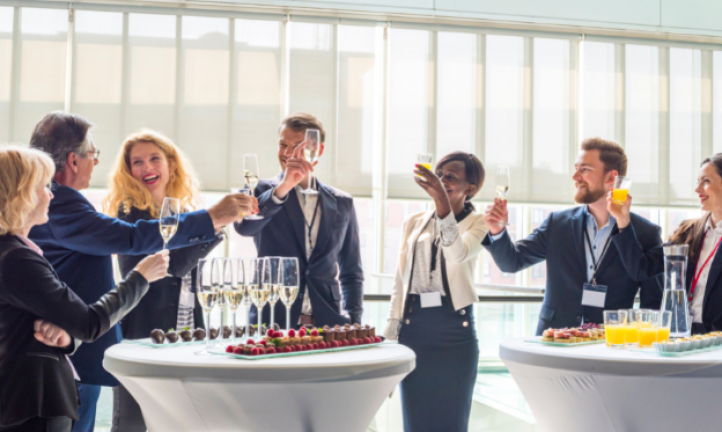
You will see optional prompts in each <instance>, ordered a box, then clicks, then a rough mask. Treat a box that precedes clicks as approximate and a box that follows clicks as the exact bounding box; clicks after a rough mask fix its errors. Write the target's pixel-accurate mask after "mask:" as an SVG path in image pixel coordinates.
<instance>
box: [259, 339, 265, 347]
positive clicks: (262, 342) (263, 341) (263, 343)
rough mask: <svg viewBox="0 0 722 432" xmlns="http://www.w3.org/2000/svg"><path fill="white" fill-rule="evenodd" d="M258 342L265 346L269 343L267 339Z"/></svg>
mask: <svg viewBox="0 0 722 432" xmlns="http://www.w3.org/2000/svg"><path fill="white" fill-rule="evenodd" d="M258 343H259V344H261V345H263V346H267V343H266V341H265V340H262V341H258Z"/></svg>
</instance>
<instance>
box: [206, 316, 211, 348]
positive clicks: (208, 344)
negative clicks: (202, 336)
mask: <svg viewBox="0 0 722 432" xmlns="http://www.w3.org/2000/svg"><path fill="white" fill-rule="evenodd" d="M206 322H207V323H208V324H206V352H209V350H210V348H211V311H208V312H206Z"/></svg>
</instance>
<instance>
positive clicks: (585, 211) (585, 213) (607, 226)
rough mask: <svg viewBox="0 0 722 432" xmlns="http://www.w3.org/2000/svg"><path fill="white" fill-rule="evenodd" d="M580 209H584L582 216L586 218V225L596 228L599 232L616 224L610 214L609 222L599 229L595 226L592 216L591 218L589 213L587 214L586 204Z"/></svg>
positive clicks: (595, 221)
mask: <svg viewBox="0 0 722 432" xmlns="http://www.w3.org/2000/svg"><path fill="white" fill-rule="evenodd" d="M582 208H583V209H584V216H585V217H586V218H587V224H589V225H591V226H592V227H595V228H597V229H599V230H602V229H604V228H611V227H613V226H614V225H616V224H617V220H616V219H614V216H612V215H611V214H610V215H609V222H607V224H606V225H604V226H603V227H601V228H600V227H598V226H597V220H596V219H594V216H592V214H591V213H589V205H588V204H584V206H583V207H582Z"/></svg>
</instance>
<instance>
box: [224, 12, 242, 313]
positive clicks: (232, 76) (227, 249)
mask: <svg viewBox="0 0 722 432" xmlns="http://www.w3.org/2000/svg"><path fill="white" fill-rule="evenodd" d="M237 70H238V69H237V61H236V20H235V19H234V18H228V101H227V103H228V107H227V108H226V119H227V121H226V188H227V189H226V190H228V188H230V187H231V186H232V185H233V178H232V177H233V175H232V173H233V168H234V160H233V118H234V116H233V114H234V110H235V108H236V103H237V100H238V87H237V85H238V80H237V79H236V75H237ZM230 255H231V241H230V236H224V239H223V256H224V257H229V256H230ZM226 312H227V311H226ZM226 316H228V314H227V313H226Z"/></svg>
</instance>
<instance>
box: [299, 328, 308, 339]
mask: <svg viewBox="0 0 722 432" xmlns="http://www.w3.org/2000/svg"><path fill="white" fill-rule="evenodd" d="M304 336H306V329H305V328H301V330H299V331H298V337H304Z"/></svg>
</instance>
